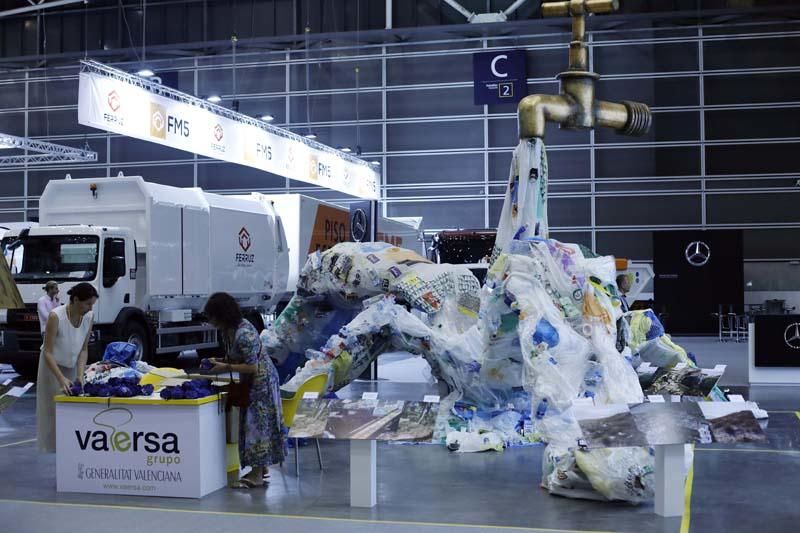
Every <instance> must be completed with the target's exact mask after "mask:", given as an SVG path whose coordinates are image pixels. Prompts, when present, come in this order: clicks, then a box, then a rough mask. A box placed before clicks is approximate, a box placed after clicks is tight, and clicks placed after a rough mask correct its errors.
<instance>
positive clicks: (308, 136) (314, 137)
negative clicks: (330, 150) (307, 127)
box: [305, 133, 317, 141]
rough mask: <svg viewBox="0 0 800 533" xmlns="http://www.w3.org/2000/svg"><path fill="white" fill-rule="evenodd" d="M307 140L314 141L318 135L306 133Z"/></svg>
mask: <svg viewBox="0 0 800 533" xmlns="http://www.w3.org/2000/svg"><path fill="white" fill-rule="evenodd" d="M305 138H306V139H311V140H312V141H313V140H314V139H316V138H317V134H316V133H306V134H305Z"/></svg>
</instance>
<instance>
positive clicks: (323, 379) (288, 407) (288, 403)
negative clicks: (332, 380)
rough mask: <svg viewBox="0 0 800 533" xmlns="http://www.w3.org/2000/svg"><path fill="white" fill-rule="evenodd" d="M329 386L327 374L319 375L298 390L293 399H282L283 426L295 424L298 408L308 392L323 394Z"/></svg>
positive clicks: (311, 378)
mask: <svg viewBox="0 0 800 533" xmlns="http://www.w3.org/2000/svg"><path fill="white" fill-rule="evenodd" d="M327 384H328V375H327V374H317V375H316V376H313V377H310V378H308V379H307V380H306V381H305V382H303V384H302V385H300V386H299V387H298V388H297V392H295V393H294V396H292V397H291V398H281V407H282V408H283V425H285V426H286V427H291V426H292V422H294V415H295V413H296V412H297V406H298V405H300V402H301V401H303V395H304V394H305V393H307V392H318V393H320V394H321V393H323V392H324V391H325V386H326V385H327Z"/></svg>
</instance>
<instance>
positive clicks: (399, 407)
mask: <svg viewBox="0 0 800 533" xmlns="http://www.w3.org/2000/svg"><path fill="white" fill-rule="evenodd" d="M403 404H404V402H403V401H386V400H363V399H358V400H338V401H335V402H332V404H331V407H330V412H329V414H328V423H327V424H326V425H325V431H324V433H323V437H324V438H326V439H346V440H383V439H381V435H385V434H390V435H393V434H395V433H396V432H397V426H398V424H399V422H400V415H401V414H402V413H403Z"/></svg>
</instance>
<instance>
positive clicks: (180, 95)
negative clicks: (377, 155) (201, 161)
mask: <svg viewBox="0 0 800 533" xmlns="http://www.w3.org/2000/svg"><path fill="white" fill-rule="evenodd" d="M81 72H90V73H93V74H99V75H102V76H106V77H108V78H111V79H114V80H118V81H121V82H123V83H127V84H129V85H133V86H134V87H138V88H140V89H144V90H146V91H148V92H150V93H153V94H156V95H158V96H163V97H166V98H169V99H170V100H174V101H176V102H180V103H182V104H189V105H193V106H196V107H199V108H201V109H205V110H206V111H209V112H211V113H214V114H215V115H218V116H221V117H225V118H227V119H230V120H232V121H234V122H238V123H240V124H249V125H251V126H255V127H257V128H260V129H262V130H266V131H268V132H270V133H274V134H275V135H278V136H279V137H283V138H286V139H291V140H293V141H297V142H301V143H303V144H305V145H307V146H309V147H311V148H315V149H317V150H321V151H323V152H327V153H330V154H334V155H336V156H337V157H339V158H340V159H344V160H345V161H347V162H349V163H354V164H356V165H364V166H367V167H369V168H372V167H371V166H370V164H369V163H368V162H367V161H364V160H363V159H361V158H359V157H356V156H354V155H350V154H348V153H345V152H342V151H341V150H336V149H334V148H331V147H330V146H328V145H326V144H322V143H321V142H317V141H314V140H313V139H308V138H306V137H303V136H302V135H299V134H297V133H294V132H292V131H289V130H285V129H283V128H279V127H277V126H273V125H272V124H269V123H267V122H265V121H263V120H259V119H257V118H253V117H249V116H247V115H244V114H242V113H239V112H238V111H233V110H232V109H228V108H226V107H223V106H221V105H217V104H214V103H212V102H209V101H208V100H205V99H203V98H198V97H197V96H192V95H190V94H186V93H184V92H181V91H178V90H177V89H173V88H171V87H167V86H166V85H161V84H159V83H156V82H155V81H152V79H149V78H144V77H142V76H138V75H136V74H129V73H127V72H125V71H122V70H119V69H116V68H114V67H110V66H108V65H106V64H104V63H100V62H98V61H93V60H91V59H86V60H81Z"/></svg>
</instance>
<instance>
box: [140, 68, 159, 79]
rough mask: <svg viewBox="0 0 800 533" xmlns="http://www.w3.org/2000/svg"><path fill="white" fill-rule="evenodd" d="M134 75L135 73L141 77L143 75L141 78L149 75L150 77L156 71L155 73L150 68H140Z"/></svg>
mask: <svg viewBox="0 0 800 533" xmlns="http://www.w3.org/2000/svg"><path fill="white" fill-rule="evenodd" d="M136 75H137V76H141V77H143V78H150V77H152V76H155V75H156V73H155V72H153V71H152V70H150V69H149V68H143V69H142V70H140V71H139V72H137V73H136Z"/></svg>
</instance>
